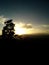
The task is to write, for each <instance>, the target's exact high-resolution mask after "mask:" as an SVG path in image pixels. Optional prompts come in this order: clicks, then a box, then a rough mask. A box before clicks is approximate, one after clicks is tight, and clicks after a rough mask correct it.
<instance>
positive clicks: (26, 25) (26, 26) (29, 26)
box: [23, 24, 32, 29]
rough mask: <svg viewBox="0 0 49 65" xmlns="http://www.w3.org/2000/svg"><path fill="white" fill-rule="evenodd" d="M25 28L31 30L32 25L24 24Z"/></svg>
mask: <svg viewBox="0 0 49 65" xmlns="http://www.w3.org/2000/svg"><path fill="white" fill-rule="evenodd" d="M23 27H24V28H27V29H30V28H32V24H24V26H23Z"/></svg>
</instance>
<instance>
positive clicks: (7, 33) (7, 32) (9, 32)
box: [2, 19, 15, 39]
mask: <svg viewBox="0 0 49 65" xmlns="http://www.w3.org/2000/svg"><path fill="white" fill-rule="evenodd" d="M4 24H5V26H4V27H3V30H2V36H3V38H4V39H5V38H9V39H11V38H14V26H15V24H14V23H13V22H12V19H11V20H8V21H6V22H4Z"/></svg>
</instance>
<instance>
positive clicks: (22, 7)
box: [0, 0, 49, 34]
mask: <svg viewBox="0 0 49 65" xmlns="http://www.w3.org/2000/svg"><path fill="white" fill-rule="evenodd" d="M7 18H9V19H13V22H15V23H19V22H20V23H22V24H25V25H26V28H28V27H27V26H28V24H30V26H32V27H31V28H29V29H31V30H30V31H33V32H32V33H39V32H40V33H49V1H48V0H0V34H1V30H2V28H3V22H4V21H5V20H6V19H7ZM20 23H19V24H20Z"/></svg>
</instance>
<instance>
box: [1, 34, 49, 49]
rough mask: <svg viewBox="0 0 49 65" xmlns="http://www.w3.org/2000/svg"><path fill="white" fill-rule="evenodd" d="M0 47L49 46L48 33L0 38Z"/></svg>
mask: <svg viewBox="0 0 49 65" xmlns="http://www.w3.org/2000/svg"><path fill="white" fill-rule="evenodd" d="M0 48H49V35H39V36H26V37H24V38H20V39H17V38H16V39H2V38H1V37H0Z"/></svg>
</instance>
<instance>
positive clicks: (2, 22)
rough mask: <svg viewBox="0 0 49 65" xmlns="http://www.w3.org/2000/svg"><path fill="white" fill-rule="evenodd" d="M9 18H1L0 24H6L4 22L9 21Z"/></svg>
mask: <svg viewBox="0 0 49 65" xmlns="http://www.w3.org/2000/svg"><path fill="white" fill-rule="evenodd" d="M7 19H8V18H5V17H4V16H0V24H4V22H5V21H6V20H7Z"/></svg>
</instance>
